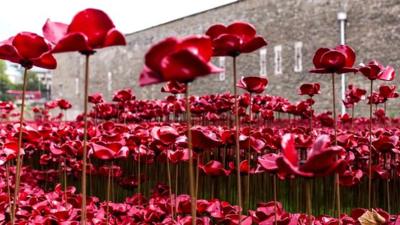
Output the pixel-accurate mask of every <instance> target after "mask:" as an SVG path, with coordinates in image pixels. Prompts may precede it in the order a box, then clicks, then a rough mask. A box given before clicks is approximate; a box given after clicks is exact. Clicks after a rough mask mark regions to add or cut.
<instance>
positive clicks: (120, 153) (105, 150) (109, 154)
mask: <svg viewBox="0 0 400 225" xmlns="http://www.w3.org/2000/svg"><path fill="white" fill-rule="evenodd" d="M91 146H92V150H93V155H94V157H96V158H98V159H101V160H111V159H116V158H126V157H128V153H129V149H128V148H127V147H126V146H122V145H121V144H120V143H109V144H102V145H99V144H95V143H91Z"/></svg>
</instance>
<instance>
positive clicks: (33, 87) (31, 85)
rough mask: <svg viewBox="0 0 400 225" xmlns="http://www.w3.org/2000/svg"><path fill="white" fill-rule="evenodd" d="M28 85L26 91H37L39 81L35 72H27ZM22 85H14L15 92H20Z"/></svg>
mask: <svg viewBox="0 0 400 225" xmlns="http://www.w3.org/2000/svg"><path fill="white" fill-rule="evenodd" d="M27 76H28V83H27V85H26V90H27V91H39V88H41V86H40V81H39V78H38V76H37V74H36V73H35V72H32V71H28V74H27ZM22 85H23V84H16V85H15V89H16V90H22Z"/></svg>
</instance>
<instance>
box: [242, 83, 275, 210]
mask: <svg viewBox="0 0 400 225" xmlns="http://www.w3.org/2000/svg"><path fill="white" fill-rule="evenodd" d="M267 84H268V80H267V79H266V78H262V77H254V76H249V77H242V78H241V79H240V81H239V83H238V84H237V87H239V88H242V89H244V90H246V91H247V92H249V93H250V104H249V117H250V118H249V121H250V122H249V126H250V128H251V123H252V120H253V113H252V102H253V99H252V97H253V96H252V94H253V93H256V94H261V93H262V92H263V91H264V90H265V87H266V86H267ZM250 160H251V152H250V146H249V149H248V150H247V163H248V167H249V171H248V174H247V180H246V196H245V197H246V201H247V208H250Z"/></svg>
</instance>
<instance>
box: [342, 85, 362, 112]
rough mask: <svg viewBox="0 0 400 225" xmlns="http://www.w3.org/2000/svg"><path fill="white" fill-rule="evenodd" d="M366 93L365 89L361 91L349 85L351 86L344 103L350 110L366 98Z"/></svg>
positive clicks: (347, 90)
mask: <svg viewBox="0 0 400 225" xmlns="http://www.w3.org/2000/svg"><path fill="white" fill-rule="evenodd" d="M366 93H367V91H366V90H365V89H361V88H358V87H355V86H354V85H352V84H349V86H347V89H346V92H345V100H343V102H344V104H345V105H346V106H348V108H350V107H352V106H353V105H354V104H355V103H358V102H359V101H361V99H363V98H364V96H365V94H366Z"/></svg>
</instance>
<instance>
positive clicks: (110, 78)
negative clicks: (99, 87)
mask: <svg viewBox="0 0 400 225" xmlns="http://www.w3.org/2000/svg"><path fill="white" fill-rule="evenodd" d="M107 90H108V91H109V92H110V91H112V73H111V72H108V73H107Z"/></svg>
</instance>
